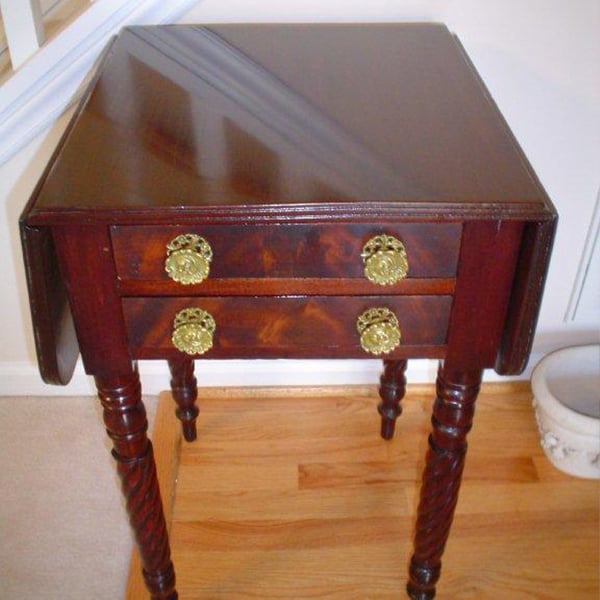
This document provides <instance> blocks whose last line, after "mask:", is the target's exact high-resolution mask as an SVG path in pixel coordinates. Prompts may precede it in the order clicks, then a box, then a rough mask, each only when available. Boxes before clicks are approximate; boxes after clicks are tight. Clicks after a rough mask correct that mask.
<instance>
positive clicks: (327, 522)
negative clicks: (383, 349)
mask: <svg viewBox="0 0 600 600" xmlns="http://www.w3.org/2000/svg"><path fill="white" fill-rule="evenodd" d="M200 393H201V398H200V407H201V413H200V416H199V418H198V431H199V438H198V440H197V441H196V442H194V443H192V444H187V443H183V445H182V446H181V454H180V461H179V468H178V472H177V488H176V498H175V505H174V508H173V520H172V525H171V539H172V548H173V559H174V562H175V565H176V568H177V582H178V583H177V587H178V590H179V595H180V596H179V597H180V599H181V600H204V599H207V600H219V599H223V600H236V599H240V600H241V599H254V598H260V599H261V600H262V599H264V600H267V599H274V598H278V599H292V598H293V599H295V600H298V599H304V598H306V599H309V598H331V599H340V600H342V599H343V600H350V599H357V600H358V599H360V600H365V599H377V600H379V599H381V600H383V599H386V600H387V599H402V598H404V597H405V594H404V586H405V583H406V565H407V562H408V559H409V555H410V552H411V536H412V531H413V526H414V515H415V510H416V504H417V500H418V489H419V484H420V473H421V470H422V468H423V464H424V456H425V449H426V438H427V433H428V431H429V414H430V410H431V405H432V398H433V393H434V392H433V386H414V387H410V386H409V390H408V393H407V397H406V399H405V401H404V412H403V414H402V416H401V417H400V419H399V421H398V426H397V433H396V438H395V439H394V440H392V441H390V442H385V441H383V440H381V439H380V438H379V433H378V431H379V416H378V415H377V412H376V410H375V406H376V404H377V401H378V396H377V391H376V388H375V387H372V388H365V387H358V388H356V387H354V388H343V389H335V388H333V389H332V388H328V389H317V390H295V389H291V390H290V389H285V390H272V389H267V390H231V389H228V390H222V389H219V390H201V392H200ZM530 397H531V394H530V391H529V389H528V387H527V386H525V385H524V384H510V383H505V384H487V385H485V386H484V388H483V391H482V393H481V395H480V398H479V400H478V409H477V415H476V417H475V427H474V429H473V431H472V433H471V435H470V438H469V456H468V458H467V464H466V468H465V473H464V480H463V486H462V490H461V497H460V499H459V504H458V508H457V513H456V518H455V521H454V525H453V528H452V533H451V536H450V541H449V543H448V546H447V549H446V553H445V555H444V561H443V571H442V578H441V581H440V584H439V586H438V597H439V598H442V599H450V600H463V599H465V600H467V599H478V600H479V599H483V600H485V599H490V600H491V599H493V600H495V599H498V600H500V599H502V600H505V599H511V600H520V599H544V600H545V599H548V600H551V599H561V600H564V599H569V600H586V599H590V600H592V599H593V600H597V599H598V594H599V582H598V579H599V571H598V570H599V490H600V486H599V483H598V482H596V481H586V480H581V479H575V478H572V477H569V476H567V475H564V474H562V473H560V472H559V471H557V470H555V469H554V468H553V467H552V466H551V465H550V463H548V461H547V460H546V459H545V457H544V455H543V453H542V450H541V448H540V446H539V438H538V434H537V429H536V425H535V419H534V416H533V410H532V408H531V401H530ZM171 402H172V401H171V398H170V396H169V394H163V395H162V397H161V399H160V403H159V410H158V415H157V422H158V420H166V421H169V422H170V423H171V424H170V425H165V424H164V423H163V424H162V425H157V427H158V430H157V431H155V433H154V438H155V448H156V449H157V454H160V452H163V451H168V448H169V447H172V446H173V442H168V443H167V444H165V443H162V442H161V440H160V439H157V436H158V437H160V436H162V435H164V434H165V432H167V435H168V432H169V431H173V430H174V429H175V427H176V425H175V418H174V416H172V415H173V410H172V409H173V407H172V404H171ZM160 460H164V457H163V458H160ZM167 462H168V461H167ZM164 477H166V479H167V483H165V484H164V485H165V486H168V480H169V476H168V475H164ZM132 578H135V575H133V576H132ZM134 587H135V586H134ZM130 589H132V588H131V586H130ZM140 597H143V596H140V595H139V593H138V595H135V594H133V593H130V594H129V596H128V598H129V600H134V599H137V598H140Z"/></svg>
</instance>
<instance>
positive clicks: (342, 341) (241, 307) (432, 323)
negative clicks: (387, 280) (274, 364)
mask: <svg viewBox="0 0 600 600" xmlns="http://www.w3.org/2000/svg"><path fill="white" fill-rule="evenodd" d="M451 305H452V297H451V296H398V297H390V296H355V297H335V296H332V297H323V296H315V297H304V298H298V297H279V298H269V297H265V298H256V297H240V298H231V297H203V298H198V297H189V298H185V297H184V298H124V299H123V310H124V315H125V321H126V325H127V330H128V336H129V346H130V349H131V351H132V354H133V357H134V358H170V357H173V356H176V355H180V354H181V352H180V350H177V349H176V348H175V346H174V343H173V341H172V335H173V331H174V329H175V325H174V321H175V316H176V315H177V314H178V313H179V312H180V311H183V310H184V309H187V308H199V309H202V310H203V311H206V312H208V313H210V315H211V316H212V318H213V319H214V323H215V324H216V328H215V330H214V335H213V339H212V347H211V348H210V349H209V350H208V351H206V352H205V353H204V354H202V355H201V357H202V358H335V357H339V358H357V357H359V358H367V357H371V358H373V354H369V353H367V352H366V351H365V350H363V348H362V347H361V343H360V335H359V333H358V331H357V319H358V317H359V315H361V314H362V313H364V312H365V311H367V310H368V309H370V308H374V307H376V308H387V309H389V310H391V311H392V312H393V313H394V314H395V315H396V317H397V319H398V323H399V328H400V331H401V340H400V345H399V347H398V348H397V349H395V350H393V351H392V352H390V353H389V354H386V355H385V357H403V356H409V355H410V356H411V357H415V358H416V357H423V358H425V357H429V358H441V357H443V354H444V349H445V346H444V345H445V342H446V331H447V329H448V320H449V315H450V308H451ZM199 357H200V356H198V358H199Z"/></svg>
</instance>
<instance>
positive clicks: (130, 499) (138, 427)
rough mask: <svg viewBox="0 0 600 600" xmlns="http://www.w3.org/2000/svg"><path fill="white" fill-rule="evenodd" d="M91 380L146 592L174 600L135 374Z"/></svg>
mask: <svg viewBox="0 0 600 600" xmlns="http://www.w3.org/2000/svg"><path fill="white" fill-rule="evenodd" d="M95 380H96V386H97V388H98V396H99V398H100V401H101V402H102V407H103V409H104V415H103V416H104V423H105V425H106V431H107V433H108V435H109V437H110V438H111V440H112V442H113V450H112V455H113V457H114V458H115V460H116V463H117V472H118V474H119V477H120V479H121V487H122V491H123V495H124V496H125V501H126V506H127V512H128V513H129V521H130V523H131V527H132V529H133V532H134V534H135V538H136V541H137V545H138V547H139V551H140V558H141V561H142V567H143V575H144V580H145V582H146V586H147V587H148V590H149V591H150V594H151V596H152V598H153V599H154V600H175V599H176V598H177V592H176V591H175V571H174V569H173V563H172V562H171V550H170V548H169V537H168V533H167V525H166V522H165V516H164V512H163V506H162V500H161V497H160V490H159V488H158V478H157V476H156V464H155V462H154V454H153V452H152V444H151V443H150V440H148V437H147V435H146V431H147V429H148V421H147V419H146V409H145V407H144V404H143V402H142V396H141V387H140V380H139V376H138V373H137V370H133V371H132V372H131V373H129V374H127V375H123V376H109V377H103V376H96V377H95Z"/></svg>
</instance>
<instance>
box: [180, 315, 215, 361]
mask: <svg viewBox="0 0 600 600" xmlns="http://www.w3.org/2000/svg"><path fill="white" fill-rule="evenodd" d="M216 328H217V325H216V323H215V320H214V319H213V317H212V315H211V314H210V313H208V312H206V311H205V310H202V309H201V308H184V309H183V310H180V311H179V312H178V313H177V314H176V315H175V320H174V321H173V335H172V336H171V341H172V342H173V345H174V346H175V348H177V350H181V352H185V353H186V354H190V355H196V354H204V353H205V352H208V351H209V350H210V349H211V348H212V345H213V337H214V333H215V329H216Z"/></svg>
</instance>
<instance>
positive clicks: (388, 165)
mask: <svg viewBox="0 0 600 600" xmlns="http://www.w3.org/2000/svg"><path fill="white" fill-rule="evenodd" d="M20 224H21V234H22V241H23V250H24V259H25V264H26V269H27V277H28V285H29V295H30V305H31V313H32V319H33V323H34V330H35V341H36V348H37V353H38V362H39V367H40V371H41V374H42V377H43V378H44V380H46V381H47V382H50V383H56V384H66V383H68V381H69V380H70V378H71V375H72V372H73V368H74V365H75V361H76V360H77V357H78V355H79V354H81V357H82V360H83V364H84V366H85V369H86V372H87V373H88V374H90V375H93V376H94V378H95V381H96V384H97V388H98V394H99V397H100V400H101V402H102V406H103V408H104V421H105V424H106V429H107V432H108V435H109V436H110V438H111V440H112V442H113V445H114V449H113V456H114V458H115V459H116V463H117V469H118V472H119V475H120V477H121V480H122V487H123V493H124V495H125V498H126V502H127V509H128V511H129V515H130V520H131V525H132V527H133V529H134V532H135V535H136V539H137V543H138V545H139V549H140V554H141V559H142V563H143V569H144V578H145V581H146V584H147V587H148V590H149V591H150V594H151V596H152V598H154V599H156V600H159V599H160V600H165V599H174V598H177V592H176V591H175V572H174V568H173V564H172V562H171V559H170V550H169V541H168V535H167V529H166V525H165V519H164V515H163V510H162V503H161V498H160V492H159V489H158V483H157V479H156V471H155V464H154V458H153V455H152V446H151V444H150V442H149V440H148V438H147V435H146V430H147V421H146V416H145V410H144V406H143V403H142V400H141V387H140V379H139V376H138V371H137V367H136V361H137V360H140V359H161V360H166V361H168V364H169V367H170V371H171V376H172V379H171V386H172V391H173V396H174V398H175V400H176V402H177V415H178V417H179V418H180V420H181V421H182V424H183V431H184V436H185V438H186V439H187V440H193V439H195V438H196V426H195V419H196V416H197V414H198V407H197V406H196V404H195V401H196V395H197V389H196V379H195V376H194V361H195V360H196V359H197V358H200V357H201V358H202V359H207V361H208V360H209V359H213V358H219V359H227V358H238V359H239V358H244V359H256V358H323V359H326V358H327V359H331V358H361V357H364V358H367V357H381V358H382V360H383V374H382V376H381V385H380V396H381V402H380V404H379V412H380V414H381V417H382V428H381V435H382V437H383V438H385V439H389V438H391V437H392V436H393V434H394V424H395V422H396V418H397V417H398V416H399V415H400V412H401V404H400V402H401V399H402V397H403V396H404V394H405V383H406V380H405V376H404V373H405V369H406V364H407V360H408V359H411V358H429V359H439V360H440V367H439V374H438V379H437V398H436V400H435V403H434V407H433V417H432V432H431V435H430V437H429V451H428V455H427V460H426V468H425V472H424V474H423V485H422V490H421V500H420V504H419V508H418V517H417V522H416V533H415V542H414V554H413V557H412V560H411V563H410V569H409V582H408V585H407V590H408V594H409V596H410V597H411V598H414V599H426V598H433V597H434V595H435V584H436V582H437V580H438V578H439V576H440V568H441V556H442V552H443V550H444V545H445V543H446V540H447V537H448V534H449V530H450V524H451V522H452V518H453V514H454V508H455V505H456V502H457V498H458V491H459V487H460V481H461V473H462V469H463V464H464V459H465V453H466V449H467V442H466V436H467V433H468V431H469V429H470V428H471V425H472V419H473V413H474V407H475V399H476V397H477V393H478V390H479V385H480V382H481V378H482V372H483V370H484V369H486V368H494V369H495V370H496V371H497V372H498V373H500V374H514V373H519V372H521V371H522V369H523V368H524V366H525V364H526V361H527V359H528V355H529V352H530V348H531V343H532V338H533V333H534V329H535V323H536V319H537V314H538V310H539V305H540V301H541V296H542V290H543V285H544V278H545V274H546V270H547V266H548V261H549V255H550V249H551V245H552V240H553V236H554V230H555V225H556V212H555V210H554V208H553V207H552V204H551V202H550V201H549V199H548V198H547V196H546V194H545V193H544V191H543V189H542V187H541V185H540V184H539V182H538V180H537V179H536V177H535V175H534V173H533V171H532V169H531V167H530V166H529V164H528V162H527V160H526V159H525V157H524V155H523V153H522V152H521V150H520V149H519V147H518V145H517V143H516V141H515V139H514V138H513V136H512V135H511V133H510V131H509V129H508V127H507V125H506V123H505V122H504V120H503V119H502V117H501V115H500V113H499V111H498V109H497V108H496V106H495V105H494V103H493V101H492V100H491V98H490V96H489V94H488V92H487V91H486V89H485V87H484V86H483V84H482V82H481V81H480V79H479V77H478V76H477V73H476V72H475V70H474V68H473V66H472V65H471V63H470V62H469V60H468V58H467V56H466V54H465V52H464V51H463V49H462V47H461V46H460V43H459V42H458V41H457V39H456V38H455V37H454V36H453V35H452V34H450V33H449V32H448V30H447V29H446V27H444V26H443V25H439V24H410V25H360V26H359V25H353V26H347V25H235V26H234V25H224V26H214V27H199V26H189V25H186V26H148V27H133V28H129V29H125V30H123V31H122V32H121V33H120V34H119V35H118V36H117V37H116V39H115V40H114V41H113V42H112V43H111V45H110V46H109V48H108V49H107V50H106V52H105V54H104V57H103V59H102V62H101V64H100V66H99V67H98V69H97V72H96V74H95V76H94V78H93V80H92V81H91V83H90V85H89V87H88V90H87V92H86V93H85V95H84V97H83V99H82V101H81V103H80V105H79V108H78V110H77V111H76V113H75V115H74V116H73V118H72V121H71V123H70V125H69V126H68V128H67V130H66V132H65V134H64V136H63V138H62V140H61V142H60V144H59V146H58V147H57V149H56V151H55V153H54V155H53V157H52V159H51V160H50V162H49V164H48V166H47V169H46V170H45V172H44V174H43V176H42V178H41V180H40V182H39V184H38V186H37V188H36V189H35V192H34V194H33V195H32V197H31V199H30V201H29V203H28V205H27V207H26V208H25V210H24V212H23V215H22V218H21V223H20ZM203 364H204V365H205V368H207V369H208V368H210V362H204V363H203Z"/></svg>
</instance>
